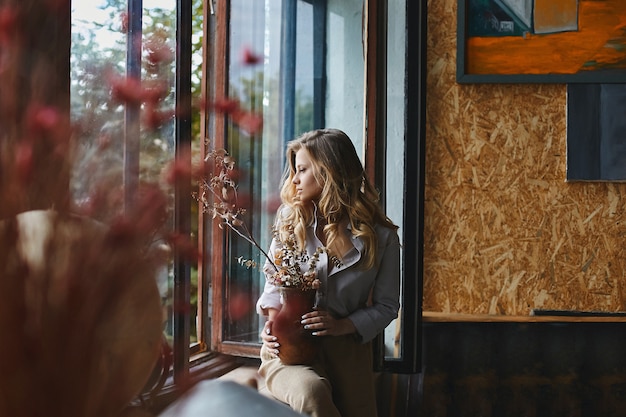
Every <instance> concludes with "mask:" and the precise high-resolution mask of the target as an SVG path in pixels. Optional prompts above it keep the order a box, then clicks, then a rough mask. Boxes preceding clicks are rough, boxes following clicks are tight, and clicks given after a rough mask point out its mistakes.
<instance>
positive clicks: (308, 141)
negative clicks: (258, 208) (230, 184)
mask: <svg viewBox="0 0 626 417" xmlns="http://www.w3.org/2000/svg"><path fill="white" fill-rule="evenodd" d="M300 149H304V150H306V152H308V154H309V157H310V158H311V162H312V165H313V174H314V177H315V179H316V180H317V182H318V184H319V185H320V186H321V187H322V192H321V195H320V198H319V201H318V202H317V211H318V212H319V213H318V214H319V215H321V216H322V217H323V218H325V219H326V222H327V224H326V226H324V234H325V237H326V246H327V247H332V245H333V242H334V241H335V239H336V238H337V236H338V233H339V226H340V223H341V222H342V221H346V220H347V221H348V222H349V224H350V226H351V228H352V234H353V235H354V236H357V237H359V238H361V239H362V240H363V241H364V243H365V250H364V254H363V259H364V263H363V267H364V268H371V267H373V266H374V265H375V263H376V249H377V247H378V238H377V235H376V231H375V229H374V227H375V225H377V224H380V225H382V226H384V227H388V228H390V229H394V230H396V229H398V226H396V225H395V224H394V223H393V222H392V221H391V220H390V219H389V218H388V217H387V216H386V215H385V213H384V212H383V210H382V208H381V207H380V206H379V194H378V191H377V190H376V189H375V188H374V186H373V185H372V184H371V183H370V181H369V180H368V179H367V175H366V174H365V170H364V169H363V165H362V163H361V160H360V159H359V157H358V155H357V153H356V149H355V148H354V144H353V143H352V141H351V140H350V138H349V137H348V135H346V134H345V133H344V132H342V131H341V130H338V129H319V130H313V131H310V132H307V133H304V134H303V135H301V136H300V137H298V138H297V139H295V140H292V141H290V142H289V143H288V144H287V151H286V158H287V164H286V167H285V172H284V174H283V179H282V187H281V191H280V197H281V200H282V203H283V206H286V207H289V208H290V209H291V210H281V212H283V213H282V217H281V218H280V221H279V222H278V223H277V229H278V230H277V231H278V233H279V236H280V237H281V238H284V237H285V236H287V235H288V234H289V233H291V231H292V230H293V232H294V233H295V235H296V240H297V243H298V245H299V247H300V249H301V250H304V248H305V238H306V228H307V227H308V226H310V225H311V224H312V223H313V220H314V216H315V206H314V205H313V204H305V203H303V202H302V201H300V199H299V198H298V197H297V191H296V186H295V185H294V184H293V182H292V179H293V177H294V175H295V173H296V167H295V159H296V153H297V152H298V151H299V150H300Z"/></svg>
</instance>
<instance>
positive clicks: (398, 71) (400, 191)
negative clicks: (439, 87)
mask: <svg viewBox="0 0 626 417" xmlns="http://www.w3.org/2000/svg"><path fill="white" fill-rule="evenodd" d="M387 7H388V12H387V17H388V19H389V20H388V22H387V48H386V49H387V118H386V125H387V135H386V140H387V146H386V148H387V155H386V159H387V163H386V167H387V169H386V172H385V179H386V187H385V189H386V194H385V196H386V201H385V206H386V211H387V215H388V216H389V218H390V219H392V220H393V221H394V223H396V224H397V225H398V226H400V229H399V230H398V234H399V235H400V236H402V219H403V211H404V210H403V208H404V184H405V180H404V159H405V158H404V140H405V139H404V138H405V122H404V121H405V118H406V112H405V99H404V96H405V94H404V93H405V58H404V57H405V55H404V52H405V51H404V48H399V47H398V45H406V35H405V28H406V24H405V18H406V13H405V10H406V0H390V1H389V2H388V5H387ZM400 255H401V256H404V253H403V252H402V251H401V253H400ZM403 264H404V262H402V261H401V265H403ZM400 282H401V283H403V282H404V279H401V281H400ZM400 314H402V306H401V309H400ZM400 329H401V322H400V319H397V320H394V321H393V322H391V324H389V326H387V329H386V330H385V356H386V357H391V358H400V357H402V352H401V351H400V347H401V346H402V343H400V337H401V336H402V332H401V331H400Z"/></svg>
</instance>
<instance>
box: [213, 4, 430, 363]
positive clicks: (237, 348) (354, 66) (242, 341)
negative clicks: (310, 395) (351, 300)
mask: <svg viewBox="0 0 626 417" xmlns="http://www.w3.org/2000/svg"><path fill="white" fill-rule="evenodd" d="M420 7H421V6H420ZM409 10H411V11H413V10H415V12H414V13H415V15H414V16H419V13H420V12H421V10H420V9H419V8H415V7H414V6H409V5H407V2H406V0H394V1H369V2H368V1H364V0H349V1H346V0H294V1H282V0H265V1H258V2H249V1H244V0H231V1H230V2H218V3H217V4H216V6H215V10H214V14H213V15H212V16H211V17H210V20H208V21H207V49H206V51H207V55H206V61H207V63H208V65H209V67H208V69H207V77H206V80H205V88H206V93H207V95H208V96H209V97H210V98H211V99H213V100H215V99H219V98H224V97H229V98H234V99H237V100H238V101H239V102H240V104H241V106H242V107H244V108H246V109H247V110H250V111H253V112H255V113H257V114H262V117H263V129H262V131H261V132H258V133H257V134H255V135H254V136H252V137H249V136H247V135H245V134H244V133H242V132H241V131H240V130H239V129H238V128H237V126H235V125H233V124H232V123H231V121H230V120H229V119H228V118H227V117H225V116H224V115H221V114H209V115H207V119H206V121H205V123H206V129H205V133H204V136H205V140H207V142H208V144H209V147H225V148H227V149H228V150H229V152H230V153H231V154H232V155H233V156H234V157H235V159H236V160H237V162H238V168H239V187H240V190H246V192H247V193H249V204H247V207H248V216H247V218H246V222H247V223H248V225H249V227H250V228H251V230H252V232H253V235H254V236H255V237H256V238H257V239H258V240H259V242H260V244H261V246H262V247H267V246H269V241H270V238H271V233H270V227H271V224H272V221H273V218H274V214H275V210H276V208H277V204H278V201H279V197H278V192H279V190H278V187H279V184H280V177H281V174H282V171H283V164H284V147H285V143H286V142H287V141H289V140H291V139H293V138H295V137H296V136H298V135H299V134H301V133H303V132H305V131H308V130H310V129H314V128H320V127H327V126H329V127H337V128H340V129H342V130H344V131H345V132H346V133H347V134H348V135H349V136H350V137H351V138H352V139H353V141H354V142H355V146H356V148H357V149H361V150H362V153H361V156H362V160H363V161H364V163H365V165H366V169H367V171H368V173H369V174H370V175H372V176H373V178H374V179H375V180H376V184H377V186H378V187H379V189H380V190H381V191H382V192H383V201H384V204H385V205H386V210H387V212H388V214H389V216H390V217H391V218H392V220H394V222H396V223H397V224H399V225H400V226H401V229H400V233H401V236H402V237H403V238H404V239H405V240H406V239H407V236H408V239H409V240H411V241H417V242H414V243H413V244H409V245H407V244H406V242H405V243H404V246H403V247H404V250H405V253H404V256H403V265H404V268H403V272H404V277H403V289H402V291H403V300H402V304H403V306H402V311H401V316H400V317H399V318H398V319H397V320H396V321H395V322H394V323H392V324H391V325H390V326H389V328H388V329H387V331H386V332H385V334H384V336H383V337H382V338H381V340H380V342H381V343H380V347H381V355H380V356H381V358H383V357H384V358H385V364H384V365H383V366H384V367H386V368H388V369H394V370H396V371H398V372H401V371H415V369H416V367H417V366H418V362H419V361H418V360H417V358H419V352H418V351H419V349H418V344H417V336H416V333H417V330H418V321H419V313H418V312H419V311H420V305H421V300H420V297H421V295H420V293H419V280H418V278H419V274H420V271H419V266H420V265H421V261H420V260H419V259H420V256H421V249H420V245H421V235H420V233H421V232H420V225H421V222H420V221H419V220H416V219H415V217H416V214H419V213H420V212H421V210H420V209H419V207H420V198H421V197H420V194H419V190H420V189H421V187H417V189H410V188H408V187H407V184H411V183H418V179H419V176H420V175H421V174H420V171H419V169H422V168H423V164H421V163H415V161H412V162H410V163H407V160H406V158H409V157H411V158H420V157H421V156H420V155H421V153H420V152H419V147H418V148H414V147H413V145H412V144H410V143H409V142H410V141H411V140H412V139H413V138H414V142H415V143H416V144H417V143H419V141H418V138H417V136H418V134H419V126H421V125H420V124H421V123H422V120H423V119H422V118H420V117H417V116H416V117H415V119H416V120H418V123H417V124H412V123H409V122H407V120H408V119H409V116H408V114H409V113H408V112H409V111H411V110H412V111H416V114H417V112H421V111H423V105H420V104H412V103H413V100H407V96H406V94H407V90H408V89H409V88H410V86H409V83H408V81H407V76H406V74H407V73H408V72H407V71H408V68H409V63H408V62H407V56H408V55H407V51H408V50H407V51H405V49H404V48H398V47H397V46H398V45H403V46H406V45H407V44H408V42H409V38H408V36H409V35H411V36H414V37H415V39H417V40H419V41H422V37H420V36H419V34H420V33H421V32H416V34H417V35H412V34H410V33H409V32H407V31H406V27H407V24H406V22H407V21H408V19H409V16H410V15H409V14H407V11H409ZM417 26H418V27H419V29H420V31H421V30H422V26H421V25H417ZM385 42H386V43H385ZM246 49H249V50H251V51H253V52H254V53H256V54H259V55H261V56H262V60H261V62H260V63H259V64H258V65H255V66H250V65H244V64H243V63H242V62H241V60H240V56H241V53H242V51H243V50H246ZM414 50H415V51H417V53H418V54H422V53H423V52H422V51H423V48H416V49H414ZM411 59H416V60H417V58H411ZM418 61H419V62H420V63H422V62H423V60H418ZM414 69H415V68H414ZM416 79H418V78H417V77H416ZM418 80H421V78H419V79H418ZM412 88H414V87H412ZM417 90H418V89H416V91H415V92H416V93H418V94H420V96H421V95H422V90H419V91H417ZM381 92H382V93H381ZM420 96H415V101H416V102H417V101H418V97H420ZM409 101H410V103H409ZM420 103H421V101H420ZM413 135H414V136H413ZM409 152H412V153H411V154H409ZM416 166H417V168H418V170H417V171H413V170H415V168H416ZM409 176H411V177H409ZM407 198H408V199H407ZM407 210H414V211H413V212H407ZM406 219H408V222H406V221H405V220H406ZM202 225H203V228H202V231H203V236H204V252H205V258H204V262H203V267H202V268H201V270H202V275H201V276H202V281H203V282H205V283H207V286H206V288H205V290H204V294H203V296H206V297H210V299H211V300H212V302H211V308H210V309H207V314H208V315H209V316H210V317H211V348H212V349H215V350H218V351H220V352H224V353H228V354H234V355H244V356H257V355H258V350H259V347H260V339H259V330H260V328H261V327H262V325H263V318H260V317H259V316H258V315H257V313H256V311H255V308H254V306H255V302H256V299H257V298H258V296H259V294H260V292H261V291H262V288H263V283H264V278H263V276H262V274H261V273H260V271H259V270H257V269H246V268H245V267H243V266H241V265H239V264H238V263H237V262H236V260H235V258H237V257H239V256H243V257H246V258H252V259H256V260H257V261H259V262H262V261H263V259H261V258H260V255H259V254H258V253H256V252H255V250H254V249H253V248H252V247H251V245H249V244H248V243H247V242H245V241H244V240H243V239H239V238H237V237H235V236H230V235H229V234H228V232H226V231H223V230H221V229H219V228H217V227H216V226H215V225H214V224H213V222H212V220H211V219H210V218H204V219H202ZM407 226H408V228H407ZM407 248H410V250H411V251H412V252H409V255H410V256H407V252H406V250H407ZM407 259H410V261H411V264H410V265H408V266H407V264H408V261H407ZM407 300H408V303H407V302H406V301H407Z"/></svg>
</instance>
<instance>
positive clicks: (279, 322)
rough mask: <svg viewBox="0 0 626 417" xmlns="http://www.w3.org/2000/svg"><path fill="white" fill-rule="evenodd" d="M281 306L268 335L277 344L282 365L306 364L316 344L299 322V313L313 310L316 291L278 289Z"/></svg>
mask: <svg viewBox="0 0 626 417" xmlns="http://www.w3.org/2000/svg"><path fill="white" fill-rule="evenodd" d="M280 291H281V294H282V297H283V306H282V308H281V309H280V311H279V312H278V314H277V315H276V317H275V318H274V323H273V325H272V334H274V335H275V336H276V337H277V338H278V342H279V343H280V348H279V351H280V354H279V358H280V360H281V362H283V363H284V364H286V365H308V364H311V363H312V362H313V360H314V359H315V356H316V355H317V349H318V343H317V340H316V336H313V335H311V331H310V330H305V329H304V326H303V325H302V324H301V323H300V321H301V320H302V315H303V314H305V313H308V312H310V311H313V306H314V304H315V293H316V290H301V289H299V288H281V289H280Z"/></svg>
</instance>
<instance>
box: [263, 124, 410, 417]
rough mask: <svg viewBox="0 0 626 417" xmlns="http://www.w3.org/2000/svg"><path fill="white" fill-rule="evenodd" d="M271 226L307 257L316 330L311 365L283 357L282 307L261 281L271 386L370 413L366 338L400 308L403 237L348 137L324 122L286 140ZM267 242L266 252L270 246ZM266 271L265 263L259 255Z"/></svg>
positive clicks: (337, 412)
mask: <svg viewBox="0 0 626 417" xmlns="http://www.w3.org/2000/svg"><path fill="white" fill-rule="evenodd" d="M286 156H287V167H286V170H285V176H284V178H283V184H282V188H281V200H282V203H283V204H282V206H281V208H280V209H279V211H278V214H277V220H276V228H277V232H278V233H279V234H280V233H290V232H293V233H295V235H296V240H297V242H298V246H299V247H300V249H303V250H306V252H307V253H308V254H309V256H312V255H313V254H314V253H315V252H316V251H317V249H318V248H319V247H324V248H325V251H324V252H323V253H322V254H321V255H320V256H319V259H318V261H317V262H316V265H315V270H316V278H317V279H319V281H320V288H319V290H318V292H319V294H321V297H320V299H319V300H318V301H319V302H318V305H317V308H316V310H315V311H311V312H310V313H307V314H305V315H304V316H303V317H302V325H303V326H304V327H305V329H308V330H311V331H312V334H313V335H315V336H317V337H319V345H320V352H319V354H318V357H317V359H316V361H315V362H314V363H313V364H312V365H311V366H304V365H284V364H283V363H282V362H281V361H280V340H278V339H277V338H276V336H274V335H272V321H273V318H274V317H275V316H276V314H277V313H278V311H279V310H280V308H281V302H280V296H279V291H278V288H277V287H275V286H273V285H271V284H269V283H267V282H266V284H265V289H264V292H263V294H262V295H261V297H260V298H259V300H258V302H257V311H258V312H259V314H262V315H264V316H267V317H268V319H267V322H266V323H265V326H264V328H263V332H262V336H261V337H262V339H263V345H262V347H261V366H260V368H259V373H260V374H261V375H262V376H264V377H265V383H266V386H267V388H268V390H269V391H270V392H271V393H272V395H274V396H275V397H276V398H277V399H279V400H281V401H283V402H285V403H287V404H289V405H290V406H291V407H292V408H293V409H295V410H296V411H299V412H301V413H304V414H307V415H310V416H313V417H336V416H338V417H368V416H372V417H375V416H376V415H377V411H376V393H375V389H374V375H373V370H372V349H371V341H372V339H374V337H375V336H376V335H377V334H379V333H380V332H381V331H383V330H384V329H385V327H386V326H387V325H388V324H389V323H390V322H391V321H392V320H393V319H395V318H396V317H397V314H398V309H399V285H400V279H399V274H400V269H399V268H400V265H399V264H400V261H399V259H400V243H399V239H398V234H397V226H395V225H394V224H393V223H392V222H391V221H390V220H389V219H388V218H387V216H386V215H385V214H384V212H383V211H382V209H381V208H380V206H379V205H378V193H377V192H376V190H375V189H374V187H373V186H372V185H371V184H370V182H369V181H368V180H367V177H366V174H365V171H364V170H363V166H362V164H361V161H360V159H359V157H358V155H357V153H356V150H355V148H354V145H353V144H352V141H351V140H350V138H348V136H347V135H346V134H345V133H343V132H342V131H340V130H336V129H322V130H315V131H312V132H308V133H305V134H303V135H302V136H301V137H299V138H298V139H296V140H293V141H291V142H290V143H289V144H288V146H287V153H286ZM275 245H276V242H275V241H273V242H272V246H271V247H270V252H272V250H273V248H274V247H275ZM264 270H265V272H266V275H267V274H269V273H271V266H270V265H268V264H266V267H265V269H264Z"/></svg>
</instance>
